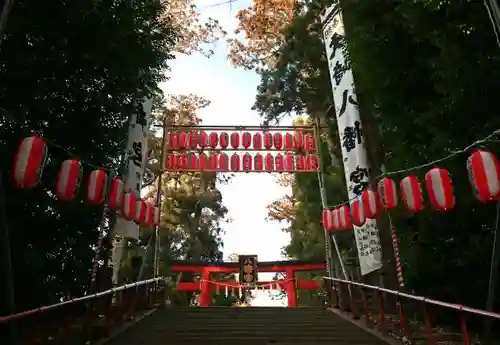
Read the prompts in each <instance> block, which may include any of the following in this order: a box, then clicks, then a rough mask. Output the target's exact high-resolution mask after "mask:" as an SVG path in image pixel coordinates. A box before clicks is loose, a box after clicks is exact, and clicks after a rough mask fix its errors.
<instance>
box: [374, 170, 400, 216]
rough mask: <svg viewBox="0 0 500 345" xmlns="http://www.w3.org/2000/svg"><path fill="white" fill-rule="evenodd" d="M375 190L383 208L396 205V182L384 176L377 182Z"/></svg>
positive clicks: (390, 207)
mask: <svg viewBox="0 0 500 345" xmlns="http://www.w3.org/2000/svg"><path fill="white" fill-rule="evenodd" d="M377 192H378V195H379V198H380V204H381V205H382V207H383V208H385V209H393V208H395V207H396V206H398V193H397V190H396V182H394V180H392V179H390V178H387V177H384V178H383V179H381V180H380V181H378V183H377Z"/></svg>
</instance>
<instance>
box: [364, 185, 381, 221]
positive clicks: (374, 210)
mask: <svg viewBox="0 0 500 345" xmlns="http://www.w3.org/2000/svg"><path fill="white" fill-rule="evenodd" d="M362 200H363V208H364V210H365V214H366V218H370V219H375V218H377V216H378V215H379V213H380V204H379V201H378V197H377V193H375V192H374V191H373V190H371V189H365V190H364V191H363V194H362Z"/></svg>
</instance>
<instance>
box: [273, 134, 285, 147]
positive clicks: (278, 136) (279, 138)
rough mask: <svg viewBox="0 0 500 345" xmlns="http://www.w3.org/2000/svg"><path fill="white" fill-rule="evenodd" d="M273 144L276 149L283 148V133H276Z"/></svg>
mask: <svg viewBox="0 0 500 345" xmlns="http://www.w3.org/2000/svg"><path fill="white" fill-rule="evenodd" d="M273 145H274V148H275V149H276V150H281V149H282V148H283V136H282V135H281V133H274V135H273Z"/></svg>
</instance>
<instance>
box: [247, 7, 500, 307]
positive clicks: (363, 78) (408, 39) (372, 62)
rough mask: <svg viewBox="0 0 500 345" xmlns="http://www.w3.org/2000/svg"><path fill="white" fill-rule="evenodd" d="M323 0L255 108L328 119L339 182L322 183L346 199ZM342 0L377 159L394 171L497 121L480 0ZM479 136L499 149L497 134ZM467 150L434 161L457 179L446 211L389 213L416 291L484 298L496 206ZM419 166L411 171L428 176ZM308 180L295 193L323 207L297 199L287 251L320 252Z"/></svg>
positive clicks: (266, 115) (267, 116)
mask: <svg viewBox="0 0 500 345" xmlns="http://www.w3.org/2000/svg"><path fill="white" fill-rule="evenodd" d="M322 4H323V2H321V3H320V2H318V1H312V2H306V4H305V5H303V6H304V7H305V8H304V7H299V8H297V10H296V13H295V16H294V19H293V21H292V23H291V25H290V26H289V27H288V29H287V40H286V42H285V44H284V45H283V46H282V47H281V48H280V50H281V54H280V57H281V60H280V62H279V63H278V64H277V65H276V66H275V68H274V69H269V70H267V71H265V72H262V73H261V86H260V88H259V95H258V96H257V99H256V103H255V107H256V109H257V110H258V111H259V112H260V114H261V115H262V117H263V119H264V120H265V121H275V120H278V119H280V118H281V117H282V116H284V115H286V114H289V113H290V112H292V111H295V112H298V113H307V114H308V115H309V116H310V117H311V119H312V120H314V121H316V120H319V121H321V122H322V123H323V124H327V125H328V126H330V127H329V129H330V130H329V132H328V136H327V137H326V138H325V142H326V143H327V148H328V152H329V153H330V158H332V161H331V162H330V164H333V166H329V167H328V170H329V175H331V176H336V177H337V180H335V181H336V182H335V183H330V184H328V183H327V193H328V197H329V198H330V199H331V201H330V203H333V204H335V199H337V198H339V197H340V199H342V198H344V197H345V194H344V189H345V188H344V187H342V186H341V184H340V182H339V179H341V176H342V174H340V169H341V167H340V166H338V162H340V160H339V157H340V154H339V150H338V134H337V132H336V128H335V127H336V124H335V117H334V116H333V114H331V109H332V99H331V88H330V83H329V81H328V69H327V65H326V56H325V54H324V52H323V44H322V42H321V29H320V27H319V22H318V14H319V7H320V6H321V5H322ZM340 5H341V6H342V9H343V11H344V20H345V26H346V32H347V40H346V42H344V43H347V48H348V56H349V59H350V61H351V66H352V68H353V71H354V76H355V81H356V91H357V93H358V100H359V102H360V111H361V116H362V120H363V122H364V123H365V124H366V123H375V124H376V126H378V129H379V131H380V134H381V142H380V143H378V142H377V143H375V145H376V146H377V147H379V148H383V149H384V151H385V152H384V156H383V157H382V158H383V159H382V160H380V159H378V158H377V157H375V158H377V159H375V160H374V161H375V162H376V163H378V164H377V167H378V165H379V164H384V165H385V167H386V168H387V169H388V170H398V169H403V168H406V167H410V166H414V165H419V164H422V163H425V162H428V161H432V160H434V159H437V158H440V157H443V156H446V155H448V154H450V153H451V152H454V151H455V150H458V149H462V148H464V147H466V146H468V145H469V144H471V143H472V142H474V141H476V140H477V139H480V138H482V137H485V136H486V135H487V134H489V133H491V132H492V131H493V130H495V129H498V128H499V127H500V118H499V117H498V116H494V115H495V114H496V111H497V109H499V105H500V104H499V102H500V98H499V97H498V96H497V95H496V90H498V87H499V80H500V78H499V77H500V75H498V74H499V73H500V51H499V49H498V46H497V44H496V41H495V39H494V35H493V30H492V27H491V23H490V22H489V19H488V16H487V14H486V12H485V9H484V6H483V5H482V4H480V3H475V2H467V1H418V2H416V1H389V0H377V1H361V0H344V1H340ZM305 9H307V10H305ZM485 145H486V146H487V147H488V148H489V149H492V150H493V151H494V152H497V153H498V152H500V151H499V150H498V149H499V148H498V146H497V144H496V143H494V142H490V143H486V144H485ZM323 158H324V159H325V157H323ZM335 158H336V159H337V160H336V161H335ZM371 158H372V159H374V157H373V156H372V157H371ZM466 158H467V156H466V155H461V156H459V157H456V158H454V159H450V160H447V161H446V162H442V163H440V164H439V165H440V166H441V167H443V168H446V169H449V171H450V172H451V174H452V177H453V182H454V188H455V195H456V198H457V205H456V207H455V208H454V209H453V210H452V211H450V212H447V213H437V212H434V211H432V210H431V209H430V205H428V204H427V203H426V210H425V211H424V212H421V213H419V214H417V215H414V216H412V215H409V214H408V213H406V212H404V211H403V210H402V209H398V210H397V211H396V212H394V213H393V216H394V217H393V220H394V222H395V225H396V228H397V231H398V235H399V236H400V241H401V244H400V247H401V248H400V249H401V256H402V259H403V265H404V268H405V278H406V284H407V286H408V288H409V289H410V290H411V291H413V292H416V293H418V294H423V295H429V296H434V297H437V298H440V299H445V300H450V301H455V302H460V303H464V304H470V305H474V306H479V307H484V303H485V292H486V285H487V281H488V273H489V272H488V271H489V264H488V262H489V260H490V256H491V254H490V253H491V243H492V231H493V229H492V227H493V225H494V221H495V210H494V206H493V205H481V204H479V203H478V202H477V201H476V200H475V199H474V197H473V196H472V191H471V187H470V183H469V182H468V179H467V175H466V168H465V160H466ZM326 164H329V163H328V162H326ZM335 172H336V173H335ZM425 172H426V171H425V169H423V170H417V171H415V174H417V175H418V176H419V177H420V178H423V174H425ZM401 177H403V176H401ZM329 178H330V177H329ZM398 178H400V177H395V179H396V180H398ZM312 179H314V177H312V176H308V177H305V178H304V177H301V176H297V177H296V182H295V183H296V184H297V187H296V190H294V195H296V196H297V197H302V198H305V200H307V201H308V202H307V204H304V205H307V206H308V205H310V204H314V203H316V205H318V206H316V207H317V208H315V211H313V210H311V211H309V212H306V210H305V208H306V207H305V206H304V205H302V204H299V205H301V206H300V209H298V210H297V211H296V212H297V224H299V223H301V225H300V227H299V228H300V229H301V230H300V231H299V229H294V230H292V231H294V234H295V235H293V236H292V243H291V244H290V246H288V247H287V249H286V251H287V252H288V251H290V254H291V255H293V256H294V257H296V256H298V255H299V253H300V252H301V251H302V253H301V254H300V255H302V256H304V255H313V254H312V253H313V252H314V253H319V252H320V250H321V248H320V246H319V245H318V246H314V245H310V244H308V243H310V242H308V241H309V240H308V238H310V237H311V236H312V235H311V234H313V233H315V234H317V235H316V236H317V238H318V240H317V241H320V239H319V238H320V234H319V233H320V230H319V229H318V230H313V229H312V228H314V227H319V224H318V219H320V218H319V209H320V207H319V195H317V194H316V195H311V196H307V195H306V196H300V194H301V193H309V192H310V191H314V189H312V188H310V185H312V184H313V182H312ZM316 190H317V189H316ZM311 193H313V192H311ZM312 200H315V201H312ZM344 200H345V199H344ZM314 212H315V213H314ZM304 214H305V215H311V216H310V218H305V217H304ZM313 214H314V215H313ZM303 217H304V219H302V218H303ZM311 222H313V223H314V222H315V224H314V225H311ZM292 228H293V225H292ZM306 229H307V230H306ZM306 234H307V235H306ZM294 236H295V238H294ZM383 245H386V246H387V245H389V246H390V243H383ZM292 248H293V250H292ZM343 248H344V250H345V245H343ZM308 251H311V252H310V253H307V254H306V253H305V252H308ZM458 287H460V289H459V288H458Z"/></svg>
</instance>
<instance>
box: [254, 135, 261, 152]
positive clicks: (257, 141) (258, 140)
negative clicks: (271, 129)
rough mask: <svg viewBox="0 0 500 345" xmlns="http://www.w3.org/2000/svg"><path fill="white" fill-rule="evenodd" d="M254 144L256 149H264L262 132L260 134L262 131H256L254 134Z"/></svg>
mask: <svg viewBox="0 0 500 345" xmlns="http://www.w3.org/2000/svg"><path fill="white" fill-rule="evenodd" d="M252 144H253V148H254V149H255V150H260V149H262V134H260V133H255V134H254V135H253V142H252Z"/></svg>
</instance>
